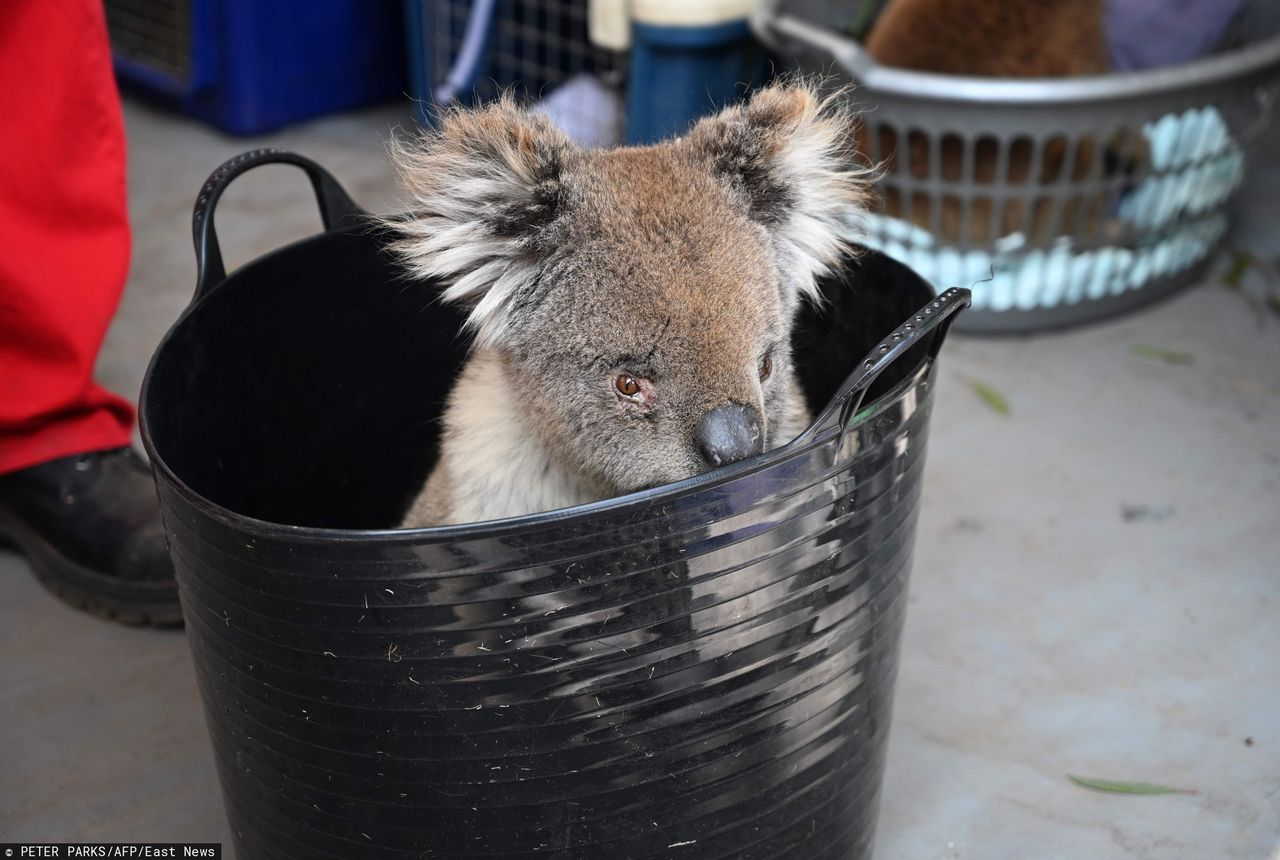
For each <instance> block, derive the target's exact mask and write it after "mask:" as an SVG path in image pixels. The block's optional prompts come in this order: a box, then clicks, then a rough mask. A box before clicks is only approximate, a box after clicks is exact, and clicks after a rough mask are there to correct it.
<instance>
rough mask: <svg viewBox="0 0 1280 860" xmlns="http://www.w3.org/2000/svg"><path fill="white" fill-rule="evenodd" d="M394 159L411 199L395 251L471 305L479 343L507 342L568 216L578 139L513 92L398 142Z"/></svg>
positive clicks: (398, 222)
mask: <svg viewBox="0 0 1280 860" xmlns="http://www.w3.org/2000/svg"><path fill="white" fill-rule="evenodd" d="M391 150H392V151H391V156H392V160H393V162H394V163H395V165H396V167H397V168H398V169H399V171H400V174H401V178H402V180H403V182H404V184H405V186H406V187H407V188H408V190H409V192H410V194H411V195H412V197H411V202H410V205H411V207H412V211H411V212H410V213H409V215H408V217H407V218H404V219H393V220H391V221H388V222H387V223H388V224H389V225H390V226H392V227H393V229H394V230H395V231H397V232H398V233H399V234H400V237H401V238H400V239H399V240H398V241H396V242H394V243H393V245H392V248H393V250H394V251H395V252H396V253H398V254H399V255H400V256H401V258H402V259H403V260H404V261H405V262H406V264H407V265H408V267H409V269H410V271H411V272H412V273H413V274H414V275H416V276H418V277H421V278H428V279H440V280H442V281H444V282H445V283H446V284H447V285H448V286H447V287H446V288H445V290H444V293H443V297H444V299H445V301H456V302H463V303H465V304H467V305H468V306H469V307H470V315H469V316H468V319H467V325H468V327H469V328H471V329H472V330H474V331H475V333H476V339H477V341H478V342H480V343H481V344H492V343H496V342H498V341H500V340H501V339H502V337H503V335H504V334H505V333H506V331H507V329H508V326H509V324H510V309H511V308H512V307H513V306H514V305H515V304H516V303H517V302H518V299H519V297H520V296H521V294H522V293H523V292H524V291H526V290H529V289H532V288H533V287H534V285H535V282H536V276H537V263H538V261H539V259H540V258H541V257H542V255H543V254H544V253H546V252H547V250H548V249H549V248H550V247H551V246H552V245H553V240H552V238H551V236H552V233H553V228H554V225H555V223H556V220H557V218H558V217H559V216H560V215H561V214H562V212H561V210H562V208H563V201H564V175H565V172H566V170H567V168H568V166H569V164H570V163H571V161H572V160H573V159H574V157H575V156H576V155H577V153H578V150H577V149H576V148H575V146H574V144H573V142H572V141H571V140H569V138H568V137H567V136H566V135H565V134H564V133H563V132H561V131H560V130H559V129H557V128H556V127H555V126H554V125H553V124H552V123H551V121H550V120H548V119H547V118H546V117H542V116H537V115H533V114H529V113H526V112H524V111H522V110H520V109H519V108H517V107H516V105H515V103H514V102H513V101H511V100H510V99H509V98H504V99H501V100H499V101H497V102H495V103H493V104H492V105H490V106H489V107H486V108H484V109H483V110H475V111H473V110H456V111H452V112H450V113H448V114H446V115H445V116H444V117H443V118H442V120H441V123H440V127H439V130H437V131H433V132H428V133H426V134H424V135H422V136H421V137H419V138H417V139H414V140H411V141H407V142H405V141H393V142H392V145H391Z"/></svg>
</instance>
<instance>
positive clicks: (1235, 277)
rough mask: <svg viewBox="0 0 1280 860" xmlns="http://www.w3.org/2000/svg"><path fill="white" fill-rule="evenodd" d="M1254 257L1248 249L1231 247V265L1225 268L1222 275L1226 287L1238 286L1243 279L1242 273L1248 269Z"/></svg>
mask: <svg viewBox="0 0 1280 860" xmlns="http://www.w3.org/2000/svg"><path fill="white" fill-rule="evenodd" d="M1254 259H1255V258H1254V256H1253V255H1252V254H1250V253H1249V252H1248V251H1241V250H1240V249H1239V248H1232V249H1231V266H1230V268H1228V269H1227V273H1226V274H1225V275H1223V276H1222V282H1223V283H1224V284H1226V285H1227V286H1228V287H1239V286H1240V284H1241V282H1242V281H1244V273H1245V272H1247V271H1249V267H1250V266H1252V265H1253V261H1254Z"/></svg>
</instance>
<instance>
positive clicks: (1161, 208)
mask: <svg viewBox="0 0 1280 860" xmlns="http://www.w3.org/2000/svg"><path fill="white" fill-rule="evenodd" d="M753 26H754V28H755V30H756V32H757V34H758V35H759V36H760V37H761V38H762V39H763V40H764V41H766V42H767V43H768V44H770V45H771V46H772V47H774V48H775V49H776V50H779V51H782V52H785V53H789V54H791V55H793V56H795V57H796V58H797V59H798V60H799V61H800V63H801V65H802V66H803V67H805V68H809V69H825V70H829V69H830V66H831V63H832V61H834V62H835V64H836V65H837V66H838V67H839V68H840V69H841V70H842V71H843V72H844V73H846V74H847V75H849V76H850V77H851V78H852V79H853V81H854V82H855V83H856V84H857V87H856V89H855V90H854V95H853V98H855V99H856V101H857V102H858V104H859V105H860V106H861V107H862V108H863V109H864V114H863V122H864V137H863V140H862V145H863V147H864V149H865V150H866V152H867V155H868V156H869V157H870V158H871V159H872V160H874V161H876V162H883V163H884V171H885V172H884V175H883V178H882V180H881V182H880V191H881V200H880V205H879V207H878V209H877V211H875V212H873V213H872V215H871V216H870V217H869V219H868V235H867V236H866V238H865V239H864V241H866V243H867V244H869V245H871V246H873V247H876V248H879V249H880V250H883V251H885V252H886V253H888V254H890V255H892V256H894V257H896V258H898V259H900V260H903V261H904V262H906V263H907V264H909V265H910V266H911V267H912V268H914V269H915V270H916V271H918V272H919V273H920V274H921V275H923V276H924V277H925V279H926V280H928V281H930V282H931V283H933V284H936V285H937V286H938V287H939V288H946V287H949V286H957V285H964V286H966V287H969V286H971V287H972V289H973V310H972V311H971V312H970V313H969V314H968V315H966V317H965V318H964V320H963V321H962V322H960V323H958V327H962V328H964V329H967V330H970V331H990V332H995V331H1028V330H1033V329H1039V328H1047V327H1051V326H1061V325H1068V324H1073V323H1079V322H1084V321H1087V320H1093V319H1098V318H1100V317H1105V316H1109V315H1111V314H1114V313H1116V312H1119V311H1121V310H1125V309H1128V308H1131V307H1134V306H1137V305H1139V304H1143V303H1145V302H1147V301H1150V300H1152V299H1155V298H1158V297H1160V296H1164V295H1167V294H1168V293H1170V292H1171V291H1173V290H1175V289H1177V288H1179V287H1181V286H1184V285H1185V284H1187V283H1189V282H1190V281H1192V280H1193V279H1194V278H1195V277H1196V276H1197V275H1198V274H1199V273H1200V271H1201V270H1202V268H1203V264H1205V263H1206V262H1208V261H1209V260H1210V259H1211V257H1212V256H1213V253H1214V252H1215V250H1216V249H1217V248H1218V247H1219V245H1220V244H1221V242H1222V239H1223V237H1224V235H1225V234H1226V230H1227V216H1226V211H1225V210H1226V204H1227V203H1228V201H1229V200H1230V198H1231V197H1232V196H1233V194H1234V193H1235V191H1236V190H1237V189H1238V188H1239V186H1240V184H1241V182H1242V181H1243V178H1244V172H1245V157H1246V152H1247V149H1248V147H1249V144H1250V143H1251V142H1252V141H1253V140H1254V139H1255V138H1256V137H1257V135H1258V133H1259V132H1260V131H1261V130H1262V129H1263V128H1264V127H1265V125H1266V123H1267V122H1268V121H1269V119H1270V114H1271V110H1272V106H1273V103H1274V101H1275V98H1276V95H1277V89H1278V84H1280V35H1277V36H1272V37H1269V38H1267V39H1265V40H1263V41H1259V42H1256V43H1254V44H1252V45H1250V46H1248V47H1244V48H1241V49H1238V50H1235V51H1232V52H1229V53H1225V54H1220V55H1216V56H1213V57H1210V58H1207V59H1204V60H1200V61H1197V62H1194V63H1189V64H1185V65H1181V66H1175V67H1171V68H1167V69H1159V70H1154V71H1144V72H1131V73H1124V74H1114V75H1105V76H1096V77H1086V78H1070V79H1066V78H1064V79H1036V80H1031V79H1022V80H1018V79H996V78H977V77H962V76H952V75H941V74H931V73H922V72H915V71H909V70H905V69H897V68H890V67H888V66H883V65H881V64H879V63H878V62H876V60H874V59H873V58H872V57H871V56H870V55H869V54H868V53H867V52H866V51H865V50H864V49H863V48H862V46H860V45H859V44H858V43H856V42H854V41H852V40H850V39H849V38H847V37H845V36H843V35H841V34H839V33H836V32H834V31H832V30H830V29H828V28H826V27H824V26H822V25H820V24H817V23H815V22H814V21H811V20H807V19H805V18H801V17H798V16H797V15H793V14H785V13H782V12H780V11H779V9H778V7H777V4H776V2H766V3H763V4H762V5H761V6H760V7H759V9H758V10H757V14H756V17H755V20H754V21H753Z"/></svg>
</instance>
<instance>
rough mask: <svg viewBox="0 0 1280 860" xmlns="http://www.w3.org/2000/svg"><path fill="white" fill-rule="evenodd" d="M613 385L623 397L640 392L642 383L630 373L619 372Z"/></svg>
mask: <svg viewBox="0 0 1280 860" xmlns="http://www.w3.org/2000/svg"><path fill="white" fill-rule="evenodd" d="M613 387H614V388H616V389H617V390H618V393H619V394H621V395H622V396H623V397H635V396H636V395H637V394H639V393H640V383H638V382H636V378H635V377H634V376H631V375H630V374H628V373H619V374H618V375H617V376H616V377H615V378H614V380H613Z"/></svg>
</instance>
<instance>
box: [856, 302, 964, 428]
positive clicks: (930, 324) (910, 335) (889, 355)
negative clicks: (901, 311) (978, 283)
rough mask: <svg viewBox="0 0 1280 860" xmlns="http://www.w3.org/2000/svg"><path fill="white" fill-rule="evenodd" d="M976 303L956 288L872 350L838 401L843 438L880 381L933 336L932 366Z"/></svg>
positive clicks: (930, 359) (926, 307) (913, 317)
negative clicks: (958, 318) (957, 320)
mask: <svg viewBox="0 0 1280 860" xmlns="http://www.w3.org/2000/svg"><path fill="white" fill-rule="evenodd" d="M972 300H973V294H972V293H971V292H970V291H969V290H966V289H964V288H963V287H952V288H951V289H949V290H946V291H944V292H942V293H941V294H939V295H938V296H937V297H935V298H934V299H933V300H932V301H930V302H929V303H928V304H926V305H925V306H924V307H922V308H920V310H918V311H916V312H915V313H914V314H912V315H911V316H910V317H908V318H907V319H906V321H905V322H903V323H902V325H900V326H898V327H897V328H896V329H894V330H893V331H892V332H890V333H889V335H888V336H887V337H886V338H885V339H884V340H882V341H880V343H878V344H876V345H875V346H874V347H872V349H871V351H870V352H868V353H867V354H866V356H865V357H864V358H863V359H862V361H861V362H860V363H859V364H858V365H857V370H855V371H854V372H853V373H852V374H850V377H849V381H848V382H846V383H845V384H844V386H842V388H841V390H840V391H839V392H838V393H837V394H836V397H835V401H836V402H837V403H839V404H840V407H839V410H840V417H839V427H840V433H841V434H842V435H843V434H844V432H845V431H846V430H848V429H849V427H850V426H851V425H852V424H853V419H854V418H855V417H856V416H857V415H858V411H859V410H860V409H861V408H862V401H863V399H864V398H865V397H866V395H867V389H868V388H870V387H871V383H873V382H875V381H876V377H878V376H879V375H880V374H881V373H884V371H885V370H886V369H887V368H888V367H889V365H891V364H893V363H894V362H895V361H897V360H898V359H899V358H900V357H901V356H902V354H903V353H905V352H906V351H907V350H908V349H910V348H911V347H913V346H915V345H916V344H917V343H919V342H920V339H921V338H923V337H926V336H928V335H930V334H932V336H933V337H932V340H930V341H929V355H928V359H929V362H930V363H932V362H933V360H934V359H935V358H937V356H938V350H939V349H941V348H942V341H943V340H944V339H945V338H946V336H947V329H948V328H950V327H951V323H952V321H953V319H954V317H955V315H956V313H957V312H959V311H960V310H962V309H964V308H967V307H969V305H970V303H971V302H972Z"/></svg>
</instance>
